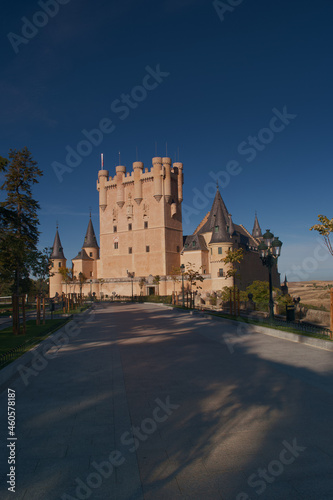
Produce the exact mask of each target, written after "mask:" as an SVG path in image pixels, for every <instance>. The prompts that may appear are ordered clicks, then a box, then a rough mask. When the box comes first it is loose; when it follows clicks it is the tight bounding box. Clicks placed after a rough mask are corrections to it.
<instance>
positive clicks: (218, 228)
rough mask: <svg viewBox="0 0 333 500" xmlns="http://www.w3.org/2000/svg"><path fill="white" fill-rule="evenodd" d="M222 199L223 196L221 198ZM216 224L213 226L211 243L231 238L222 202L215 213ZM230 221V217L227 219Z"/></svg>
mask: <svg viewBox="0 0 333 500" xmlns="http://www.w3.org/2000/svg"><path fill="white" fill-rule="evenodd" d="M221 199H222V198H221ZM213 217H214V225H213V227H212V238H211V240H210V243H222V242H223V241H229V240H230V234H228V230H227V225H228V224H227V222H226V219H225V217H224V214H223V208H222V205H221V203H219V204H218V205H217V208H216V213H215V214H214V215H213ZM227 220H228V221H229V217H228V219H227Z"/></svg>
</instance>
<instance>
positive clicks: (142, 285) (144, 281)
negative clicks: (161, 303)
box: [139, 278, 146, 295]
mask: <svg viewBox="0 0 333 500" xmlns="http://www.w3.org/2000/svg"><path fill="white" fill-rule="evenodd" d="M145 284H146V278H140V281H139V287H140V295H142V289H143V287H144V286H145Z"/></svg>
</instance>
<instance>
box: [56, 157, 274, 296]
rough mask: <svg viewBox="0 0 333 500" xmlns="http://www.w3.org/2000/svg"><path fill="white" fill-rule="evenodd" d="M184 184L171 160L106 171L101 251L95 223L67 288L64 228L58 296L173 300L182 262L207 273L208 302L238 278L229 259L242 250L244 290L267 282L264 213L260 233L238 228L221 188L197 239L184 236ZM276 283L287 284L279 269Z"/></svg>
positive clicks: (101, 176)
mask: <svg viewBox="0 0 333 500" xmlns="http://www.w3.org/2000/svg"><path fill="white" fill-rule="evenodd" d="M183 182H184V180H183V164H182V163H179V162H177V163H173V164H172V161H171V158H167V157H166V158H160V157H155V158H153V160H152V166H151V167H150V168H144V164H143V163H142V162H138V161H137V162H134V163H133V171H132V172H126V168H125V167H124V166H120V165H119V166H117V167H116V173H115V175H114V176H113V177H112V176H110V175H109V171H108V170H104V168H103V167H102V170H100V171H99V172H98V181H97V190H98V192H99V220H100V247H99V245H98V242H97V238H96V236H95V231H94V228H93V224H92V221H91V219H90V220H89V223H88V227H87V232H86V235H85V238H84V242H83V246H82V248H81V250H80V251H79V252H78V255H77V256H76V257H75V258H74V259H72V274H73V276H74V277H75V278H74V280H71V281H68V282H67V283H66V282H64V281H63V278H62V276H61V274H60V273H59V269H60V268H61V267H66V262H67V261H66V259H65V256H64V252H63V248H62V245H61V242H60V236H59V233H58V230H57V232H56V236H55V240H54V244H53V252H52V255H51V261H52V263H53V270H52V271H53V273H54V274H53V276H52V277H51V278H50V297H54V296H55V295H56V294H59V295H61V293H62V292H64V293H79V292H80V290H82V292H83V293H84V294H85V295H88V294H89V293H94V294H95V295H96V296H97V297H101V296H106V295H107V296H108V297H111V296H112V295H114V294H117V295H127V296H131V295H132V294H134V295H140V294H143V295H150V294H157V293H158V294H159V295H170V294H171V293H172V291H173V290H174V289H175V288H176V290H178V291H180V289H181V280H180V279H179V280H178V282H175V280H174V279H172V277H173V275H175V273H176V274H179V275H180V266H181V265H182V264H183V265H184V266H185V271H186V268H187V266H188V265H189V264H191V267H192V268H194V269H196V270H197V271H199V272H200V273H201V274H202V277H203V282H202V283H200V286H201V290H200V291H199V293H200V294H201V295H202V297H203V298H204V297H205V296H206V295H207V294H209V293H211V292H212V291H219V290H222V288H223V287H225V286H231V285H232V284H233V279H232V278H226V274H227V271H228V269H229V268H230V264H225V263H224V262H223V260H222V259H224V258H225V256H226V254H227V252H228V250H235V249H238V248H242V249H243V254H244V258H243V260H242V261H241V263H240V264H239V265H238V268H239V269H238V270H239V273H238V274H239V277H237V278H236V280H237V284H238V286H239V287H240V288H242V289H244V288H246V286H247V285H248V284H250V283H251V282H252V281H254V280H263V281H267V279H268V274H267V269H266V268H265V267H264V266H263V265H262V263H261V260H260V257H259V253H258V246H259V243H260V242H261V240H262V233H261V229H260V226H259V222H258V219H257V216H256V217H255V223H254V227H253V231H252V233H249V232H248V231H247V230H246V229H245V227H244V226H242V225H237V224H234V222H233V220H232V217H231V215H230V214H229V212H228V210H227V208H226V206H225V204H224V201H223V199H222V197H221V194H220V192H219V190H218V188H217V192H216V196H215V199H214V202H213V205H212V208H211V210H210V212H209V213H208V214H207V215H206V217H205V218H204V219H203V221H202V222H201V223H200V224H199V226H198V227H197V229H196V230H195V232H194V233H193V234H192V235H190V236H186V237H183V230H182V201H183ZM177 270H178V272H177ZM80 278H81V279H80ZM79 281H81V284H80V283H79ZM273 285H274V286H280V277H279V274H278V272H277V268H276V266H275V267H274V268H273Z"/></svg>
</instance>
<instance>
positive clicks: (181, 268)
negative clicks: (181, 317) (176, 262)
mask: <svg viewBox="0 0 333 500" xmlns="http://www.w3.org/2000/svg"><path fill="white" fill-rule="evenodd" d="M180 270H181V272H182V300H183V307H185V298H184V271H185V264H182V265H181V266H180Z"/></svg>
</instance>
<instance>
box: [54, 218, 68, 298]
mask: <svg viewBox="0 0 333 500" xmlns="http://www.w3.org/2000/svg"><path fill="white" fill-rule="evenodd" d="M50 259H51V261H52V269H51V272H52V273H53V276H51V277H50V297H54V296H55V295H56V294H58V295H61V293H62V285H61V282H62V280H63V278H62V275H61V274H60V273H59V269H60V268H61V267H66V262H67V260H66V258H65V255H64V251H63V248H62V244H61V241H60V236H59V232H58V228H57V231H56V235H55V238H54V242H53V247H52V254H51V257H50Z"/></svg>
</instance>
